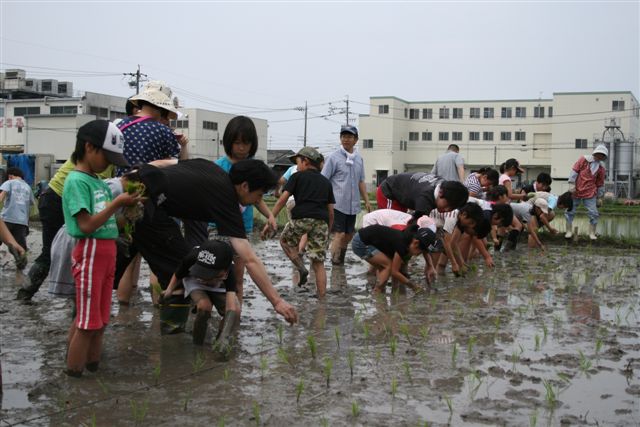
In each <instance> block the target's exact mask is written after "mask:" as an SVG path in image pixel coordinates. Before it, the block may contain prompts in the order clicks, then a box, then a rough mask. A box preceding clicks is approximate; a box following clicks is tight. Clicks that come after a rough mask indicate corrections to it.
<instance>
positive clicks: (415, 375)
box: [0, 232, 640, 426]
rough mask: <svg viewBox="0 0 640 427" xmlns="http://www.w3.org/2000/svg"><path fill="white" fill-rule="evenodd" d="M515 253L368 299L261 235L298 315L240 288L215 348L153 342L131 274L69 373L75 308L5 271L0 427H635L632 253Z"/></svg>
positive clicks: (350, 269)
mask: <svg viewBox="0 0 640 427" xmlns="http://www.w3.org/2000/svg"><path fill="white" fill-rule="evenodd" d="M39 238H40V236H39V233H37V232H36V233H33V234H32V235H31V236H30V241H34V242H35V241H37V240H38V239H39ZM524 246H526V245H521V247H520V248H519V249H518V250H517V251H516V252H514V253H507V254H503V255H499V256H497V257H496V269H495V271H491V272H488V271H485V268H484V265H483V264H482V263H481V262H477V263H476V264H477V268H473V269H472V270H473V271H472V272H471V273H470V274H469V275H468V276H467V277H466V278H455V277H453V276H452V275H451V274H450V273H449V274H448V275H447V276H445V277H441V278H439V280H438V283H437V285H436V288H437V290H433V291H430V292H425V293H422V294H418V295H414V294H413V293H412V292H411V291H408V292H407V293H402V292H399V293H393V294H392V293H391V292H389V293H388V294H387V296H386V297H381V298H379V299H374V298H373V297H372V296H371V294H370V291H369V287H368V284H367V275H366V270H367V267H366V265H365V264H364V263H363V262H361V261H360V260H358V259H357V258H356V257H355V256H354V255H353V254H352V253H351V252H349V253H348V255H347V265H346V266H345V267H333V268H331V267H330V266H329V265H328V268H329V273H328V275H329V290H328V294H327V297H326V298H325V299H324V301H318V299H317V298H316V297H315V296H314V290H313V288H312V287H309V288H302V289H297V288H292V287H291V277H292V270H291V267H290V265H289V263H288V262H287V261H286V259H285V257H284V255H283V253H282V251H281V249H280V248H279V245H278V243H277V242H276V241H269V242H256V243H255V247H256V249H257V252H258V253H259V254H260V255H261V256H262V258H263V260H264V262H265V264H266V265H267V269H268V271H269V272H270V274H271V277H272V278H273V280H274V283H275V284H276V286H277V287H278V289H279V291H280V292H281V293H282V294H283V296H285V298H287V300H288V301H290V302H292V303H293V304H294V305H295V306H296V307H297V308H298V310H299V313H300V317H301V321H300V323H299V324H298V325H296V326H293V327H290V326H288V325H286V324H285V323H284V322H283V321H281V320H280V319H279V318H278V317H276V315H275V313H274V312H273V311H272V310H271V309H270V307H268V304H267V303H266V300H265V299H264V298H263V297H262V295H261V294H260V292H259V291H258V290H257V288H256V287H255V285H253V284H252V283H248V284H245V289H247V291H246V293H247V298H246V303H245V306H244V312H243V317H242V325H241V330H240V332H239V333H238V335H237V343H236V346H235V350H234V351H233V352H232V353H230V354H227V355H226V356H223V355H220V354H218V353H216V352H214V351H213V350H212V349H211V346H210V345H205V346H204V347H195V346H193V345H192V343H191V337H190V335H188V334H180V335H173V336H165V337H160V334H159V319H158V312H157V310H156V309H154V308H153V306H152V305H151V301H150V295H149V289H148V285H147V280H144V279H143V280H141V282H140V288H139V290H138V293H137V296H136V297H135V300H134V305H133V306H131V307H124V308H120V307H118V306H117V305H114V306H113V319H112V323H111V324H110V325H109V327H108V329H107V332H106V334H105V345H104V348H105V351H104V354H103V359H102V363H101V366H100V370H99V371H98V372H97V373H96V374H89V373H85V375H84V376H83V377H82V378H81V379H70V378H68V377H67V376H65V375H64V374H63V373H62V369H63V368H64V352H65V337H66V330H67V327H68V324H69V321H70V319H69V315H70V303H69V302H68V301H65V300H62V299H55V298H52V297H50V296H49V295H48V294H47V293H46V291H45V292H42V291H41V292H40V293H39V294H37V295H36V297H35V298H34V300H33V303H32V304H31V305H24V304H21V303H18V302H15V301H14V300H13V298H14V296H15V292H16V290H17V287H18V284H17V282H19V280H20V279H21V277H17V278H16V272H15V270H13V267H12V265H11V264H8V265H5V266H4V267H3V270H2V273H1V275H0V283H1V286H0V298H1V301H2V308H1V309H0V321H1V324H2V328H1V350H2V354H1V355H0V359H1V360H2V370H3V382H4V395H3V397H2V408H1V411H0V426H9V425H25V426H39V425H42V426H45V425H51V426H54V425H55V426H60V425H69V426H78V425H87V426H89V425H97V426H115V425H118V426H134V425H162V426H173V425H220V426H221V425H232V426H236V425H237V426H245V425H256V426H259V425H269V426H282V425H287V426H298V425H304V426H323V425H368V426H390V425H394V426H405V425H406V426H417V425H425V423H426V424H427V425H436V426H437V425H513V426H533V425H539V426H547V425H551V426H556V425H561V424H562V425H619V426H628V425H638V424H639V423H640V404H639V403H640V340H639V339H638V337H639V334H640V327H639V326H638V323H639V322H638V310H639V309H640V306H639V305H638V302H639V300H640V278H639V274H638V271H639V269H640V251H628V250H621V249H617V248H615V247H608V248H595V247H593V248H592V247H590V246H581V247H572V246H564V245H556V246H551V248H550V250H549V252H548V253H547V254H544V255H541V254H540V252H539V251H533V252H530V251H528V250H527V249H526V248H525V247H524ZM32 247H33V249H35V252H37V247H36V245H35V244H34V245H33V246H32ZM421 269H422V264H421V263H418V262H416V263H414V264H412V265H411V271H412V272H413V274H416V275H417V274H420V271H421ZM147 274H148V271H145V278H146V275H147ZM310 282H311V283H313V278H311V280H310ZM213 323H215V322H214V321H212V322H211V324H212V325H213ZM211 329H215V327H210V331H209V337H208V340H207V342H209V343H210V341H211Z"/></svg>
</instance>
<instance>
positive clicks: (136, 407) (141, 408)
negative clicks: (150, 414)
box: [129, 399, 149, 426]
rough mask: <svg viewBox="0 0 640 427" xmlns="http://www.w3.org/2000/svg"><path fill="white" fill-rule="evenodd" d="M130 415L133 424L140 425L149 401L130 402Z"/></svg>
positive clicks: (145, 414) (145, 415)
mask: <svg viewBox="0 0 640 427" xmlns="http://www.w3.org/2000/svg"><path fill="white" fill-rule="evenodd" d="M129 404H130V405H131V415H132V416H133V422H134V424H135V425H137V426H138V425H142V423H143V422H144V419H145V418H146V417H147V411H148V410H149V401H148V400H147V399H145V400H144V401H143V402H141V403H138V402H136V401H135V400H133V399H132V400H130V401H129Z"/></svg>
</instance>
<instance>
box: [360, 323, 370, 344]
mask: <svg viewBox="0 0 640 427" xmlns="http://www.w3.org/2000/svg"><path fill="white" fill-rule="evenodd" d="M362 333H363V334H364V341H365V344H367V345H368V344H369V325H367V323H366V322H364V323H362Z"/></svg>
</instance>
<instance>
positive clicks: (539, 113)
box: [533, 106, 544, 119]
mask: <svg viewBox="0 0 640 427" xmlns="http://www.w3.org/2000/svg"><path fill="white" fill-rule="evenodd" d="M533 117H537V118H540V119H544V107H540V106H538V107H533Z"/></svg>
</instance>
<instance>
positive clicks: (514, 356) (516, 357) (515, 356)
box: [511, 344, 524, 372]
mask: <svg viewBox="0 0 640 427" xmlns="http://www.w3.org/2000/svg"><path fill="white" fill-rule="evenodd" d="M518 347H519V348H518V349H514V350H513V351H512V352H511V363H512V368H511V370H512V371H514V372H516V366H517V364H518V362H519V361H520V356H521V355H522V353H523V352H524V349H523V348H522V346H521V345H520V344H518Z"/></svg>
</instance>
